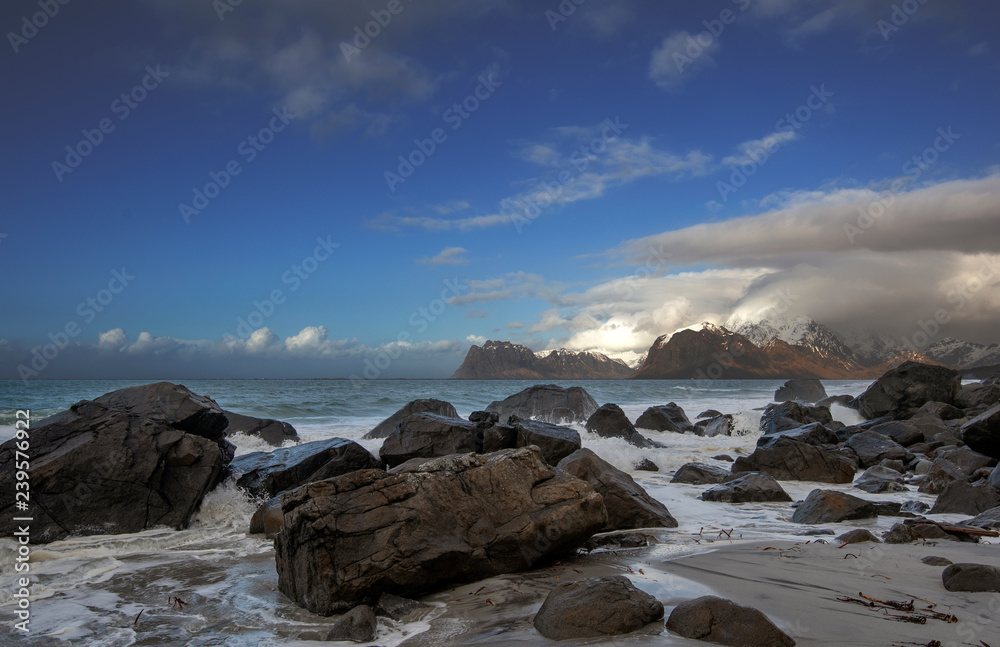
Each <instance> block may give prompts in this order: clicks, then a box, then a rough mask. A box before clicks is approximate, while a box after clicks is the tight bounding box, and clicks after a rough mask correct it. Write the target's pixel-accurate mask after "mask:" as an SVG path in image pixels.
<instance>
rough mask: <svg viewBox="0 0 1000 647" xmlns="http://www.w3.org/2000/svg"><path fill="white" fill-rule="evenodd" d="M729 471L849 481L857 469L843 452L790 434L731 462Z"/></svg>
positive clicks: (787, 479)
mask: <svg viewBox="0 0 1000 647" xmlns="http://www.w3.org/2000/svg"><path fill="white" fill-rule="evenodd" d="M732 472H733V473H734V474H737V473H740V472H767V473H768V474H770V475H771V476H773V477H774V478H776V479H778V480H780V481H818V482H820V483H850V482H852V481H853V480H854V475H855V473H856V472H857V468H856V466H855V464H854V463H853V462H852V461H851V460H850V459H849V458H847V457H846V456H843V455H842V454H837V453H834V452H831V451H829V450H826V449H824V448H822V447H817V446H815V445H810V444H808V443H803V442H800V441H797V440H793V439H791V438H782V437H779V438H778V439H776V440H775V441H774V442H773V444H771V445H769V446H767V447H758V448H757V449H755V450H754V452H753V453H752V454H750V455H749V456H741V457H739V458H737V459H736V462H735V463H733V467H732Z"/></svg>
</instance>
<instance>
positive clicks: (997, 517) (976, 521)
mask: <svg viewBox="0 0 1000 647" xmlns="http://www.w3.org/2000/svg"><path fill="white" fill-rule="evenodd" d="M962 523H963V525H966V526H975V527H976V528H983V529H985V530H997V529H1000V506H998V507H995V508H990V509H989V510H986V511H985V512H983V513H981V514H979V515H978V516H976V517H974V518H972V519H969V520H968V521H963V522H962Z"/></svg>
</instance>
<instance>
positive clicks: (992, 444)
mask: <svg viewBox="0 0 1000 647" xmlns="http://www.w3.org/2000/svg"><path fill="white" fill-rule="evenodd" d="M962 440H963V441H964V442H965V444H966V445H968V446H969V447H971V448H972V449H974V450H975V451H977V452H979V453H980V454H986V455H987V456H989V457H990V458H997V459H1000V404H998V405H996V406H994V407H993V408H991V409H987V410H986V411H984V412H983V413H981V414H979V415H978V416H976V417H975V418H973V419H972V420H970V421H968V422H967V423H965V424H964V425H962Z"/></svg>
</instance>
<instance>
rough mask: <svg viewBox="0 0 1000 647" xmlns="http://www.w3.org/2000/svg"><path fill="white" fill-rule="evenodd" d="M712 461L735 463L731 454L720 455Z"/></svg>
mask: <svg viewBox="0 0 1000 647" xmlns="http://www.w3.org/2000/svg"><path fill="white" fill-rule="evenodd" d="M712 460H716V461H725V462H726V463H732V462H733V457H732V456H730V455H729V454H719V455H717V456H713V457H712Z"/></svg>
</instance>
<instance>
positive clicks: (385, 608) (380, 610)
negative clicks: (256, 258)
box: [375, 593, 430, 622]
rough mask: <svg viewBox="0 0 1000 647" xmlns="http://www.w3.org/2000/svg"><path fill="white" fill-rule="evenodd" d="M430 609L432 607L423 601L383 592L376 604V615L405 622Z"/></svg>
mask: <svg viewBox="0 0 1000 647" xmlns="http://www.w3.org/2000/svg"><path fill="white" fill-rule="evenodd" d="M428 609H430V607H429V606H427V605H426V604H424V603H423V602H418V601H417V600H411V599H409V598H403V597H400V596H398V595H393V594H392V593H383V594H382V595H380V596H379V597H378V603H377V604H376V605H375V615H377V616H384V617H386V618H392V619H393V620H395V621H397V622H403V621H405V620H407V619H409V618H413V617H415V616H417V615H419V614H421V613H423V612H424V611H425V610H428Z"/></svg>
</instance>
